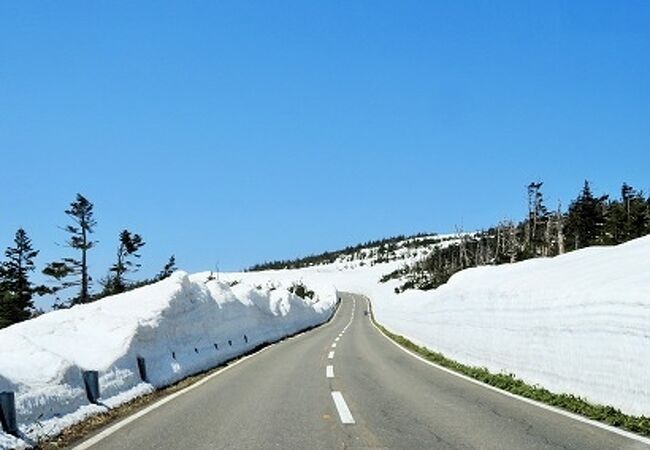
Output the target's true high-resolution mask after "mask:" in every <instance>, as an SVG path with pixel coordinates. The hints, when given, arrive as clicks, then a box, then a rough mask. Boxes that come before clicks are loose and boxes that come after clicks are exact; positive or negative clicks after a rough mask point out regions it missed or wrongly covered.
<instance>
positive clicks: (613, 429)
mask: <svg viewBox="0 0 650 450" xmlns="http://www.w3.org/2000/svg"><path fill="white" fill-rule="evenodd" d="M366 301H367V302H368V308H369V309H371V308H370V299H369V298H367V297H366ZM368 320H370V324H371V325H372V326H373V327H375V328H376V329H377V331H379V334H381V335H382V336H383V337H385V338H386V339H388V341H389V342H390V343H391V344H393V345H395V346H396V347H397V348H399V349H400V350H402V351H403V352H405V353H408V354H409V355H411V356H412V357H414V358H416V359H419V360H420V361H422V362H423V363H425V364H428V365H430V366H432V367H435V368H436V369H438V370H442V371H443V372H447V373H448V374H450V375H454V376H456V377H458V378H462V379H463V380H465V381H469V382H470V383H474V384H476V385H478V386H481V387H483V388H485V389H490V390H491V391H494V392H498V393H499V394H501V395H505V396H506V397H510V398H514V399H516V400H519V401H521V402H524V403H528V404H529V405H533V406H537V407H538V408H542V409H545V410H547V411H551V412H554V413H556V414H560V415H562V416H564V417H568V418H570V419H573V420H576V421H578V422H582V423H584V424H587V425H591V426H593V427H596V428H600V429H602V430H605V431H609V432H610V433H614V434H618V435H619V436H623V437H626V438H629V439H632V440H635V441H638V442H641V443H643V444H646V445H648V444H650V439H648V438H645V437H643V436H639V435H638V434H635V433H632V432H631V431H626V430H622V429H620V428H616V427H612V426H609V425H607V424H604V423H602V422H597V421H595V420H591V419H588V418H586V417H584V416H579V415H577V414H574V413H571V412H569V411H565V410H563V409H559V408H556V407H554V406H551V405H547V404H546V403H541V402H538V401H535V400H532V399H530V398H526V397H520V396H518V395H515V394H513V393H510V392H508V391H504V390H502V389H499V388H496V387H494V386H490V385H489V384H485V383H482V382H480V381H478V380H475V379H474V378H470V377H468V376H466V375H463V374H460V373H458V372H454V371H453V370H451V369H447V368H446V367H442V366H439V365H438V364H436V363H433V362H431V361H429V360H428V359H424V358H423V357H421V356H420V355H418V354H416V353H413V352H412V351H410V350H409V349H407V348H404V347H402V346H401V345H399V344H398V343H397V342H395V341H394V340H392V339H391V338H390V337H388V336H386V335H385V334H384V332H383V331H381V330H380V329H379V327H377V325H375V324H374V323H373V321H372V320H371V319H370V316H368ZM395 334H397V333H395ZM400 335H401V336H403V337H405V338H406V339H408V340H410V341H411V342H415V341H414V340H413V339H411V338H410V337H408V336H406V335H404V334H401V333H400Z"/></svg>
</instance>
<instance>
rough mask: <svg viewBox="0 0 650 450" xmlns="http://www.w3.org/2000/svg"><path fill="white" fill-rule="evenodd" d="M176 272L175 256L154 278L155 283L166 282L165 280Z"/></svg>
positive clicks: (170, 258) (171, 257)
mask: <svg viewBox="0 0 650 450" xmlns="http://www.w3.org/2000/svg"><path fill="white" fill-rule="evenodd" d="M175 270H176V257H175V256H174V255H172V256H170V257H169V260H168V261H167V264H165V266H164V267H163V269H162V270H161V271H160V272H159V273H158V275H156V276H155V277H154V280H155V281H160V280H164V279H165V278H167V277H169V276H171V274H172V273H174V271H175Z"/></svg>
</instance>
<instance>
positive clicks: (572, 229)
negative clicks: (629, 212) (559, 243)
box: [566, 181, 608, 250]
mask: <svg viewBox="0 0 650 450" xmlns="http://www.w3.org/2000/svg"><path fill="white" fill-rule="evenodd" d="M607 198H608V196H607V195H603V196H601V197H594V195H593V194H592V192H591V186H589V182H588V181H585V184H584V186H583V188H582V191H581V192H580V195H579V196H578V198H577V199H575V200H574V201H573V202H571V205H570V206H569V213H568V216H567V220H566V236H567V239H568V244H569V245H570V246H572V247H573V249H574V250H576V249H579V248H583V247H589V246H591V245H598V244H602V243H604V242H605V241H606V239H605V233H604V231H605V210H606V201H607Z"/></svg>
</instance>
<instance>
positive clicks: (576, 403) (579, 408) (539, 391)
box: [370, 312, 650, 436]
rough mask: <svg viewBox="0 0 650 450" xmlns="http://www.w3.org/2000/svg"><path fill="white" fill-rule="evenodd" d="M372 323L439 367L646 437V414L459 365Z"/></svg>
mask: <svg viewBox="0 0 650 450" xmlns="http://www.w3.org/2000/svg"><path fill="white" fill-rule="evenodd" d="M370 317H371V320H372V321H373V323H374V324H375V325H376V326H377V327H378V328H379V329H380V330H381V331H382V332H383V333H384V334H385V335H386V336H388V337H389V338H391V339H392V340H394V341H395V342H397V343H398V344H399V345H401V346H402V347H405V348H407V349H408V350H410V351H412V352H414V353H416V354H418V355H420V356H422V357H424V358H425V359H427V360H428V361H431V362H433V363H435V364H438V365H439V366H442V367H445V368H447V369H451V370H453V371H455V372H458V373H460V374H463V375H466V376H468V377H471V378H474V379H475V380H478V381H481V382H483V383H486V384H489V385H490V386H494V387H496V388H499V389H503V390H504V391H508V392H511V393H513V394H516V395H520V396H522V397H526V398H529V399H531V400H536V401H538V402H541V403H545V404H547V405H551V406H555V407H557V408H562V409H564V410H566V411H569V412H572V413H575V414H579V415H581V416H585V417H587V418H589V419H592V420H597V421H599V422H603V423H606V424H607V425H611V426H614V427H618V428H623V429H625V430H627V431H631V432H633V433H637V434H640V435H642V436H650V417H645V416H632V415H628V414H624V413H622V412H621V411H620V410H619V409H616V408H614V407H613V406H603V405H596V404H593V403H589V402H588V401H586V400H584V399H583V398H581V397H577V396H575V395H571V394H557V393H555V392H551V391H549V390H548V389H545V388H543V387H540V386H533V385H530V384H527V383H525V382H524V381H523V380H521V379H519V378H517V377H516V376H514V375H513V374H506V373H498V374H495V373H491V372H489V371H488V370H487V369H486V368H484V367H472V366H467V365H465V364H461V363H459V362H457V361H454V360H452V359H449V358H447V357H446V356H444V355H443V354H442V353H438V352H433V351H431V350H429V349H428V348H426V347H423V346H419V345H417V344H414V343H413V342H411V341H410V340H408V339H406V338H405V337H404V336H400V335H398V334H395V333H392V332H390V331H388V330H387V329H386V328H385V327H384V326H382V325H381V324H379V323H378V322H377V321H376V320H375V317H374V314H372V312H371V315H370Z"/></svg>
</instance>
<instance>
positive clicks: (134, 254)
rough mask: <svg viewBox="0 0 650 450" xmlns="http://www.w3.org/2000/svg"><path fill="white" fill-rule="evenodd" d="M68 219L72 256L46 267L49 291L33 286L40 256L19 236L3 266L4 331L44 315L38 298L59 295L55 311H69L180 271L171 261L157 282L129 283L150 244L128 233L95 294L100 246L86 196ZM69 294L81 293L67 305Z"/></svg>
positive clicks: (0, 319) (0, 321)
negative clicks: (93, 259) (92, 267)
mask: <svg viewBox="0 0 650 450" xmlns="http://www.w3.org/2000/svg"><path fill="white" fill-rule="evenodd" d="M65 214H66V215H67V216H68V219H69V221H70V223H68V224H67V225H65V226H64V227H62V230H63V231H64V232H65V233H66V235H67V239H66V242H65V247H66V248H69V249H70V251H71V253H72V256H65V257H62V258H61V259H59V260H57V261H52V262H49V263H47V264H46V265H45V267H43V269H42V273H43V274H44V275H46V276H47V277H48V278H49V279H50V280H51V283H50V284H49V285H40V284H34V283H33V282H32V279H31V278H32V275H33V273H34V272H35V271H36V265H35V262H34V260H35V258H36V257H37V256H38V253H39V251H38V250H35V249H34V247H33V244H32V241H31V239H30V238H29V236H28V235H27V232H26V231H25V230H24V229H23V228H19V229H18V230H17V231H16V233H15V236H14V239H13V244H12V245H10V246H9V247H8V248H7V249H6V250H5V252H4V256H5V259H4V260H3V261H0V328H3V327H6V326H9V325H12V324H14V323H18V322H21V321H23V320H27V319H29V318H31V317H33V316H35V315H38V314H40V313H41V311H38V310H36V309H35V308H34V297H36V296H42V295H48V294H52V295H56V296H57V300H56V303H55V304H54V308H55V309H61V308H68V307H71V306H73V305H76V304H81V303H89V302H92V301H95V300H98V299H100V298H102V297H106V296H108V295H114V294H119V293H122V292H126V291H128V290H130V289H134V288H136V287H140V286H144V285H146V284H150V283H154V282H156V281H160V280H162V279H164V278H167V277H168V276H170V275H171V274H172V273H173V272H174V270H176V260H175V257H174V255H172V256H171V257H170V258H169V260H168V261H167V263H166V264H165V265H164V267H163V268H162V270H161V271H160V272H159V273H158V274H157V275H156V276H154V277H153V278H150V279H144V280H140V281H135V280H130V279H129V278H128V274H131V273H135V272H137V271H138V269H140V267H141V264H140V263H139V262H138V260H139V258H140V256H141V255H140V251H141V249H142V247H144V245H145V241H144V239H143V237H142V236H141V235H140V234H137V233H133V232H131V231H129V230H126V229H125V230H122V231H121V232H120V233H119V235H118V239H117V249H116V257H115V262H114V263H113V264H112V265H111V266H110V267H109V268H108V270H107V274H106V276H105V277H103V278H102V279H101V280H99V285H100V286H101V289H100V290H98V291H96V292H92V291H91V286H92V283H93V280H92V277H91V276H90V274H89V272H88V256H89V252H90V251H91V250H92V249H93V248H95V246H96V245H97V244H98V242H97V241H95V240H93V238H92V236H93V233H94V231H95V227H96V225H97V221H96V220H95V213H94V205H93V204H92V203H91V202H90V201H89V200H88V199H87V198H86V197H84V196H83V195H81V194H77V196H76V198H75V200H74V201H73V202H72V203H70V206H69V208H68V209H66V210H65ZM70 288H77V290H76V291H74V293H73V294H72V295H71V296H70V297H68V298H67V299H66V300H62V299H61V298H60V297H59V294H60V293H61V292H63V291H68V289H70ZM68 292H69V291H68Z"/></svg>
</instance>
